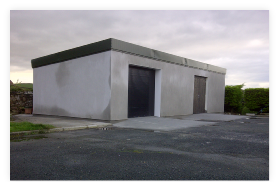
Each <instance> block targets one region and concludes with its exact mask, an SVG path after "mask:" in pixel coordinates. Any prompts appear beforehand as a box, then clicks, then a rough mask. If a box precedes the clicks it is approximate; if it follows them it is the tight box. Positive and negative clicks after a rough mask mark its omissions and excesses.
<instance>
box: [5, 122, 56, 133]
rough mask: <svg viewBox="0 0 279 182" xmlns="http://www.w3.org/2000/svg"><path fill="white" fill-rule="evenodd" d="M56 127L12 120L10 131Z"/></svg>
mask: <svg viewBox="0 0 279 182" xmlns="http://www.w3.org/2000/svg"><path fill="white" fill-rule="evenodd" d="M51 128H55V127H54V126H52V125H44V124H33V123H30V122H10V132H17V131H31V130H43V129H51Z"/></svg>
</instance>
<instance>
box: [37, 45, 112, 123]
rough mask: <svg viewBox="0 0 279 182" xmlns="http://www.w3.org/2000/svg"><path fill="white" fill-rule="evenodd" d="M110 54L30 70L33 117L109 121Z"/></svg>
mask: <svg viewBox="0 0 279 182" xmlns="http://www.w3.org/2000/svg"><path fill="white" fill-rule="evenodd" d="M110 52H111V51H107V52H103V53H99V54H94V55H90V56H86V57H81V58H77V59H73V60H69V61H65V62H61V63H56V64H51V65H47V66H43V67H39V68H34V69H33V84H34V85H33V92H34V96H33V97H34V101H33V112H34V114H45V115H58V116H70V117H80V118H91V119H101V120H110V97H111V89H110Z"/></svg>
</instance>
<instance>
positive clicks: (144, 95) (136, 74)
mask: <svg viewBox="0 0 279 182" xmlns="http://www.w3.org/2000/svg"><path fill="white" fill-rule="evenodd" d="M154 90H155V70H152V69H147V68H142V67H136V66H129V85H128V117H129V118H132V117H142V116H154Z"/></svg>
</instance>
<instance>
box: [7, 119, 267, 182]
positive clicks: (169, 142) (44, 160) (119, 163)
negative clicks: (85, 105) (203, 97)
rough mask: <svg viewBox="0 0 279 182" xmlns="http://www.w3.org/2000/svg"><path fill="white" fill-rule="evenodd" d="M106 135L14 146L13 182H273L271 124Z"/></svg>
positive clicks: (89, 132) (96, 132)
mask: <svg viewBox="0 0 279 182" xmlns="http://www.w3.org/2000/svg"><path fill="white" fill-rule="evenodd" d="M104 129H107V130H102V129H85V130H76V131H65V132H58V133H49V134H45V135H37V136H28V137H26V138H17V139H13V140H11V143H10V179H11V180H268V179H269V122H268V118H263V119H239V120H235V121H217V122H216V123H215V124H214V125H208V126H200V127H193V128H185V129H181V130H173V131H152V130H136V129H125V128H115V127H108V128H104Z"/></svg>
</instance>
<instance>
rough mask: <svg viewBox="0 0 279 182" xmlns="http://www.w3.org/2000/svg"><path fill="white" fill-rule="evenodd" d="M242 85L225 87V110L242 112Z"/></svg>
mask: <svg viewBox="0 0 279 182" xmlns="http://www.w3.org/2000/svg"><path fill="white" fill-rule="evenodd" d="M243 86H244V84H242V85H226V87H225V111H226V112H241V109H242V105H243V104H242V101H243V90H242V87H243Z"/></svg>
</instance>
